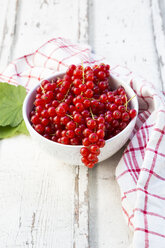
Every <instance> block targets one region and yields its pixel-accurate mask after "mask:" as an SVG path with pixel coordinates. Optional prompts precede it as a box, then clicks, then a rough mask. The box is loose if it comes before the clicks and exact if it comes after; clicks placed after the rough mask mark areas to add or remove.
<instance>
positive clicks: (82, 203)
mask: <svg viewBox="0 0 165 248" xmlns="http://www.w3.org/2000/svg"><path fill="white" fill-rule="evenodd" d="M88 201H89V196H88V170H87V169H86V168H85V167H84V166H76V167H75V195H74V233H73V248H79V247H80V248H81V247H82V248H89V234H88V228H89V223H88V204H89V202H88Z"/></svg>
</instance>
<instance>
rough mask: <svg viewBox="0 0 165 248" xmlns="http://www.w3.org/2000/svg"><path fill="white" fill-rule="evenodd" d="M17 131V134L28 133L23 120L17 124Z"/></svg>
mask: <svg viewBox="0 0 165 248" xmlns="http://www.w3.org/2000/svg"><path fill="white" fill-rule="evenodd" d="M17 133H18V134H21V133H22V134H25V135H29V132H28V130H27V128H26V125H25V122H24V121H22V122H21V123H20V124H19V125H18V129H17Z"/></svg>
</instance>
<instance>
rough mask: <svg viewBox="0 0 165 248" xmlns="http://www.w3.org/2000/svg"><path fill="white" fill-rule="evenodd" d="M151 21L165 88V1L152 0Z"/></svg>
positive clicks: (161, 79)
mask: <svg viewBox="0 0 165 248" xmlns="http://www.w3.org/2000/svg"><path fill="white" fill-rule="evenodd" d="M150 3H151V17H152V19H151V22H152V29H153V36H154V42H155V48H156V53H157V65H158V69H159V71H160V82H161V83H162V86H163V89H164V90H165V29H164V28H165V27H164V25H165V16H164V11H165V1H164V0H161V1H160V0H151V1H150Z"/></svg>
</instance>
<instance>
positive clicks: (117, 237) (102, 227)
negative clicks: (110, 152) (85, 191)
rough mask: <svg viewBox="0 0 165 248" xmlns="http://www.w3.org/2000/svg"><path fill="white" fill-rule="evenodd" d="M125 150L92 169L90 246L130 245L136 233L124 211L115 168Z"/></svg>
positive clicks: (121, 247) (106, 247)
mask: <svg viewBox="0 0 165 248" xmlns="http://www.w3.org/2000/svg"><path fill="white" fill-rule="evenodd" d="M122 152H123V149H122V150H121V151H120V152H118V153H117V154H115V155H114V156H112V157H111V158H109V159H107V160H106V161H104V162H102V163H101V164H98V166H97V167H96V168H94V169H93V170H90V171H89V198H90V205H89V209H90V211H89V216H90V219H89V224H90V225H89V227H90V228H89V234H90V235H89V237H90V248H103V247H104V248H109V247H115V248H127V247H128V246H129V244H130V243H131V240H132V235H133V233H132V232H131V231H130V230H129V228H128V226H127V224H126V222H125V220H124V218H123V215H122V210H121V201H120V192H119V187H118V184H117V182H116V179H115V169H116V165H117V164H118V162H119V159H120V158H121V156H122Z"/></svg>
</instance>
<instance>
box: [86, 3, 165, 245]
mask: <svg viewBox="0 0 165 248" xmlns="http://www.w3.org/2000/svg"><path fill="white" fill-rule="evenodd" d="M152 2H154V5H153V7H152V11H153V14H152V15H154V13H155V16H153V17H152V15H151V4H150V1H149V0H147V1H138V0H136V1H132V0H126V1H121V0H116V1H106V0H103V1H102V2H101V4H100V2H99V1H94V0H89V43H90V45H91V46H92V47H93V50H94V51H95V52H96V53H98V54H101V55H104V56H105V57H106V58H107V60H108V61H109V63H110V64H111V65H115V64H121V65H124V66H127V67H128V68H130V70H133V71H134V72H136V73H137V74H140V75H142V76H143V77H144V78H146V79H147V80H149V81H151V82H153V83H154V84H155V86H156V87H157V88H158V89H161V87H162V83H161V80H160V70H159V68H160V66H159V65H158V63H157V62H158V56H160V55H162V53H163V54H164V50H163V49H164V45H163V44H164V43H162V44H161V45H162V46H161V49H160V48H159V49H160V50H159V49H158V48H157V49H158V50H159V53H158V52H157V51H156V49H155V48H156V47H155V43H156V42H158V41H157V37H158V36H159V33H160V32H159V31H160V24H159V29H157V31H155V32H156V33H157V37H156V42H154V33H153V25H152V22H151V21H152V18H155V20H154V21H153V24H154V25H155V22H156V21H158V20H159V18H160V16H159V17H158V11H156V10H155V5H156V2H157V1H154V0H153V1H152ZM159 2H161V1H159ZM163 2H164V1H163ZM156 28H157V27H156V26H155V30H156ZM160 35H162V33H161V34H160ZM158 39H159V38H158ZM160 40H161V41H162V38H161V37H160ZM163 61H164V60H163ZM161 68H162V65H161ZM121 156H122V151H121V152H119V153H117V154H116V155H114V156H113V157H112V158H109V159H108V160H106V161H105V162H103V163H101V164H100V165H99V164H98V166H97V167H96V168H95V169H93V170H91V171H89V198H90V208H89V209H90V211H89V213H90V215H89V216H90V218H89V227H90V228H89V229H90V230H89V234H90V235H89V236H90V248H109V247H115V248H121V247H122V248H126V247H128V246H129V244H130V243H131V240H132V233H131V231H129V230H128V227H127V224H126V223H125V222H124V219H123V216H122V211H121V202H120V193H119V188H118V185H117V183H116V180H115V168H116V166H117V164H118V161H119V159H120V157H121Z"/></svg>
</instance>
